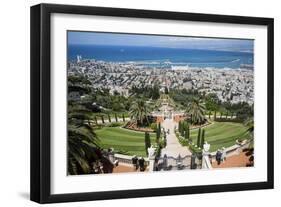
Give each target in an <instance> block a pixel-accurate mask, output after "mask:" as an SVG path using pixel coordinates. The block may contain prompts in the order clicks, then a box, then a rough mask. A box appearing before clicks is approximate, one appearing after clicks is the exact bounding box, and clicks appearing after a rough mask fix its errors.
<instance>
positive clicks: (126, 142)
mask: <svg viewBox="0 0 281 207" xmlns="http://www.w3.org/2000/svg"><path fill="white" fill-rule="evenodd" d="M95 132H96V134H97V135H98V137H99V139H100V141H101V146H102V147H103V148H111V147H113V148H114V149H115V150H118V151H121V152H122V153H124V154H128V155H137V156H143V157H146V153H145V146H144V133H143V132H135V131H132V130H127V129H123V128H120V127H103V128H102V129H98V130H95ZM150 138H151V143H152V144H155V133H150Z"/></svg>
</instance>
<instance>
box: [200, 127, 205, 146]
mask: <svg viewBox="0 0 281 207" xmlns="http://www.w3.org/2000/svg"><path fill="white" fill-rule="evenodd" d="M204 143H205V129H203V130H202V137H201V149H203V145H204Z"/></svg>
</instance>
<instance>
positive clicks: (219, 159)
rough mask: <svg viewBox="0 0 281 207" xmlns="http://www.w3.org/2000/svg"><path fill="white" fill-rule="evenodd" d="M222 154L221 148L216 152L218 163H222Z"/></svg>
mask: <svg viewBox="0 0 281 207" xmlns="http://www.w3.org/2000/svg"><path fill="white" fill-rule="evenodd" d="M221 156H222V152H221V151H220V150H218V151H217V153H216V161H217V163H218V165H220V164H221Z"/></svg>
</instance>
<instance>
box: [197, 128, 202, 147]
mask: <svg viewBox="0 0 281 207" xmlns="http://www.w3.org/2000/svg"><path fill="white" fill-rule="evenodd" d="M200 139H201V128H199V129H198V135H197V147H200Z"/></svg>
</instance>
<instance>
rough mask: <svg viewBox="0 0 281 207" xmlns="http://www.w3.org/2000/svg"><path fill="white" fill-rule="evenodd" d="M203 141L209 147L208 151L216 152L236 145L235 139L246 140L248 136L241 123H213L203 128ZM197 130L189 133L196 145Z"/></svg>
mask: <svg viewBox="0 0 281 207" xmlns="http://www.w3.org/2000/svg"><path fill="white" fill-rule="evenodd" d="M204 129H205V141H207V142H208V143H209V144H210V145H211V149H210V151H211V152H213V151H216V150H217V149H219V148H222V147H230V146H232V145H234V144H235V143H236V140H237V139H247V138H249V134H248V133H247V128H246V127H245V126H244V125H243V124H241V123H233V122H214V123H213V124H211V125H208V126H206V127H204ZM197 134H198V129H194V130H191V131H190V136H191V138H192V141H193V143H195V144H196V141H197Z"/></svg>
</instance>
